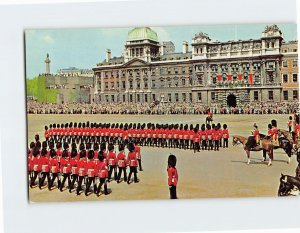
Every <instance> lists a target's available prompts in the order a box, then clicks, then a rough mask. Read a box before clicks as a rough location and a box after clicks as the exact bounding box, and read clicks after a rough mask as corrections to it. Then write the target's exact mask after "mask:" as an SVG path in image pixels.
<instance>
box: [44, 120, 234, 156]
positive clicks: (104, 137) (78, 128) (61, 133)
mask: <svg viewBox="0 0 300 233" xmlns="http://www.w3.org/2000/svg"><path fill="white" fill-rule="evenodd" d="M44 136H45V138H46V140H47V141H48V140H53V141H54V142H58V141H61V142H68V143H71V142H75V143H77V144H78V143H79V142H88V143H95V142H97V143H102V142H105V143H111V144H113V145H120V144H124V145H128V144H129V143H130V142H136V144H137V145H139V146H152V147H153V146H155V147H162V148H164V147H168V148H179V149H191V150H194V152H196V151H200V150H201V149H202V150H219V148H220V147H223V148H225V147H228V138H229V130H228V128H227V125H226V124H223V126H221V124H220V123H217V124H202V125H201V126H200V125H199V124H196V125H193V124H190V125H188V124H185V125H184V124H154V123H147V124H146V123H125V124H123V123H90V122H79V123H77V122H75V123H73V122H70V123H65V124H56V123H54V124H50V125H49V127H48V126H45V132H44Z"/></svg>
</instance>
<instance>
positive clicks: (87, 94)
mask: <svg viewBox="0 0 300 233" xmlns="http://www.w3.org/2000/svg"><path fill="white" fill-rule="evenodd" d="M45 64H46V73H45V74H43V75H45V76H46V88H48V89H57V90H59V92H58V94H57V97H56V101H57V103H73V102H74V103H91V102H93V98H94V94H93V93H94V73H93V71H92V70H89V69H78V68H75V67H70V68H66V69H59V70H58V71H57V73H56V74H50V66H49V64H50V59H49V54H47V57H46V60H45Z"/></svg>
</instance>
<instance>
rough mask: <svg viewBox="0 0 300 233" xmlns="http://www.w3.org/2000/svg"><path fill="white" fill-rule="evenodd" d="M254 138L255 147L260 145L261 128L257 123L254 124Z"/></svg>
mask: <svg viewBox="0 0 300 233" xmlns="http://www.w3.org/2000/svg"><path fill="white" fill-rule="evenodd" d="M253 139H254V141H255V143H256V144H255V145H254V146H253V147H255V146H256V145H260V135H259V129H258V126H257V124H256V123H254V124H253Z"/></svg>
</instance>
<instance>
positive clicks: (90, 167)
mask: <svg viewBox="0 0 300 233" xmlns="http://www.w3.org/2000/svg"><path fill="white" fill-rule="evenodd" d="M85 170H86V172H87V175H88V178H87V184H86V189H85V195H86V196H87V195H88V193H89V192H90V187H91V184H92V183H93V184H94V186H95V170H96V164H95V162H94V151H93V150H90V151H89V152H88V160H87V162H86V165H85ZM94 191H95V187H94Z"/></svg>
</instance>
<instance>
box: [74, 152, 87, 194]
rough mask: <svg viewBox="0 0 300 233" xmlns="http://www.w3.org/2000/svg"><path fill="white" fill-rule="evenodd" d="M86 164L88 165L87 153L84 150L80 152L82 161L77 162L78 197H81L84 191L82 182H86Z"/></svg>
mask: <svg viewBox="0 0 300 233" xmlns="http://www.w3.org/2000/svg"><path fill="white" fill-rule="evenodd" d="M85 164H86V151H85V150H82V151H80V159H79V161H78V162H77V168H78V185H77V190H76V193H77V195H80V191H81V190H82V187H81V186H82V181H83V180H84V177H85V175H86V171H85Z"/></svg>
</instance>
